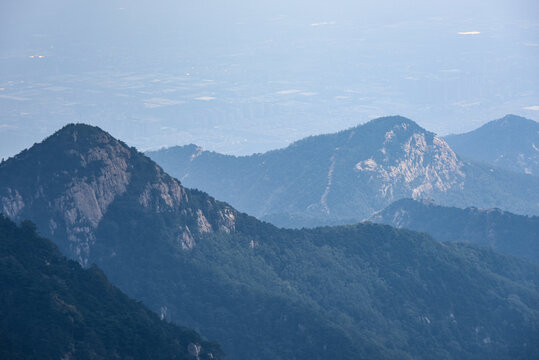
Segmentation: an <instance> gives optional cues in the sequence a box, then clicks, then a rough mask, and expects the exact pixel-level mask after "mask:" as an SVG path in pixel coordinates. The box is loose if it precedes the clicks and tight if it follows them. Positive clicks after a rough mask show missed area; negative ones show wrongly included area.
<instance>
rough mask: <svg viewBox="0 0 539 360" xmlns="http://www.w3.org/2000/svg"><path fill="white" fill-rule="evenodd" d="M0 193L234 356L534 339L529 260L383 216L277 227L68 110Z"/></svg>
mask: <svg viewBox="0 0 539 360" xmlns="http://www.w3.org/2000/svg"><path fill="white" fill-rule="evenodd" d="M96 154H97V155H96ZM124 169H125V170H124ZM118 189H119V190H118ZM90 190H91V191H90ZM0 194H1V195H0V203H1V204H2V206H3V207H4V210H7V211H8V212H9V211H12V212H10V213H9V215H10V216H11V217H14V218H16V219H20V217H22V216H24V217H28V218H30V219H31V220H33V221H35V222H36V223H37V224H38V226H39V227H38V228H39V230H40V231H41V232H42V233H43V234H47V235H48V236H50V237H51V239H52V240H53V241H55V242H57V243H59V244H63V246H62V247H61V249H62V251H64V252H65V253H66V254H68V255H69V256H70V257H71V258H74V259H77V260H78V261H79V262H81V263H83V264H91V263H96V264H97V265H98V266H99V267H100V268H101V269H103V271H104V272H105V274H106V275H107V277H108V278H109V279H110V281H111V282H112V283H114V284H115V285H117V286H118V287H119V288H120V289H122V291H125V292H126V293H127V294H128V295H129V296H131V297H133V298H135V299H137V300H140V301H143V302H144V303H145V304H146V305H148V307H150V308H151V309H152V310H154V311H156V312H158V313H159V314H161V315H162V316H163V317H164V318H166V319H169V320H172V321H174V322H176V323H179V324H182V325H187V326H189V327H191V328H194V329H196V330H197V331H198V332H200V333H201V334H202V335H203V336H205V337H207V338H210V339H214V340H216V341H217V342H219V343H220V344H221V345H222V347H223V350H224V352H225V353H226V354H227V356H228V357H229V358H231V359H268V360H269V359H271V360H274V359H287V360H288V359H305V358H310V359H328V358H338V359H357V358H376V359H384V358H385V359H412V358H414V359H431V358H436V359H482V358H485V357H486V358H500V359H501V358H508V357H509V358H519V357H520V358H525V357H532V358H533V357H535V355H537V354H539V349H538V346H539V345H538V344H537V343H536V342H535V339H536V338H537V337H539V334H538V327H537V324H538V323H539V315H538V312H539V310H538V308H537V306H538V305H537V299H538V298H539V292H538V281H539V280H538V279H539V269H538V268H537V266H535V265H533V264H531V263H528V262H525V261H519V260H518V259H514V258H511V257H507V256H503V255H498V254H496V253H493V252H491V251H488V250H484V249H477V248H475V247H473V246H468V245H462V244H440V243H438V242H436V241H435V240H433V239H432V238H430V237H429V236H428V235H426V234H420V233H415V232H412V231H407V230H398V229H394V228H391V227H389V226H385V225H377V224H358V225H353V226H342V227H333V228H332V227H325V228H317V229H311V230H286V229H278V228H276V227H275V226H273V225H271V224H268V223H264V222H261V221H259V220H256V219H255V218H253V217H250V216H247V215H245V214H242V213H239V212H237V211H236V210H234V209H233V208H231V207H230V206H229V205H227V204H224V203H220V202H218V201H215V200H214V199H213V198H211V197H210V196H208V195H207V194H205V193H202V192H200V191H195V190H189V189H186V188H184V187H183V186H181V185H180V184H179V182H178V181H177V180H175V179H173V178H171V177H169V176H168V175H166V174H165V173H164V172H163V171H162V170H161V169H160V168H159V167H158V166H157V165H156V164H155V163H154V162H153V161H151V160H150V159H149V158H147V157H145V156H144V155H143V154H141V153H138V152H137V151H136V150H135V149H132V148H129V147H127V146H125V144H123V143H121V142H120V141H118V140H116V139H114V138H112V137H111V136H110V135H108V134H106V133H104V132H103V131H102V130H100V129H98V128H94V127H89V126H86V125H69V126H67V127H65V128H64V129H62V130H60V131H59V132H58V133H56V134H55V135H53V136H52V137H50V138H48V139H46V140H45V141H44V142H43V143H41V144H38V145H36V146H35V147H33V148H31V149H29V150H27V151H25V152H24V153H21V154H20V155H18V156H16V157H15V158H13V159H10V160H8V161H6V162H4V163H3V164H2V165H1V166H0ZM82 199H84V201H82ZM93 199H95V202H94V203H92V201H89V200H93ZM105 200H106V201H105ZM92 204H94V205H92ZM96 204H97V205H96ZM100 204H106V206H103V205H100ZM95 209H99V210H100V211H101V212H100V213H99V212H97V211H96V210H95ZM201 213H202V215H203V217H202V216H201V215H200V214H201ZM95 214H97V215H100V216H95ZM50 219H53V221H54V224H56V226H54V225H53V226H51V224H53V223H51V221H50ZM204 219H206V220H204ZM94 220H95V222H92V221H94ZM59 229H65V230H59ZM187 229H189V230H187ZM186 233H187V234H188V235H189V236H190V237H187V236H186V235H185V234H186ZM79 234H83V237H81V238H77V237H76V236H78V235H79ZM70 235H73V236H75V238H71V237H69V236H70ZM78 239H82V241H80V243H81V244H83V245H84V244H86V242H85V239H90V240H91V241H88V242H87V243H88V244H89V251H88V252H86V253H84V254H85V255H84V257H82V256H81V254H83V252H82V251H81V252H77V251H73V249H77V247H76V246H70V245H72V244H71V243H75V244H77V240H78ZM81 249H82V250H84V249H85V247H84V246H82V247H81Z"/></svg>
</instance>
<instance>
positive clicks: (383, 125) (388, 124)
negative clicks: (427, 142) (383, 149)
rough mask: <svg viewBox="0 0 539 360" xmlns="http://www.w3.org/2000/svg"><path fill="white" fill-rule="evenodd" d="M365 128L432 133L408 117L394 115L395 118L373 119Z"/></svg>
mask: <svg viewBox="0 0 539 360" xmlns="http://www.w3.org/2000/svg"><path fill="white" fill-rule="evenodd" d="M363 126H367V127H371V126H372V127H376V128H379V129H382V130H388V131H389V130H391V129H393V128H395V127H400V128H402V129H403V130H405V131H408V130H410V131H414V132H416V131H419V132H425V133H430V132H429V131H427V130H425V129H424V128H422V127H421V126H419V125H418V124H417V123H416V122H415V121H413V120H411V119H408V118H407V117H404V116H400V115H393V116H384V117H380V118H376V119H373V120H371V121H369V122H367V123H365V124H364V125H363Z"/></svg>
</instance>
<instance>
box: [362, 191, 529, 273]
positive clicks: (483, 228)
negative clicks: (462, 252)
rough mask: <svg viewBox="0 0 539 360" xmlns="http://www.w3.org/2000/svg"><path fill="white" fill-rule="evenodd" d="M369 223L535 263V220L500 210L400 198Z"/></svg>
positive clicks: (373, 216) (374, 216)
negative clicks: (429, 235) (465, 244)
mask: <svg viewBox="0 0 539 360" xmlns="http://www.w3.org/2000/svg"><path fill="white" fill-rule="evenodd" d="M369 220H370V221H373V222H377V223H381V224H388V225H391V226H395V227H397V228H406V229H410V230H415V231H422V232H426V233H429V234H431V235H432V236H434V237H435V238H436V239H437V240H440V241H461V242H468V243H472V244H476V245H480V246H487V247H490V248H492V249H494V250H495V251H497V252H500V253H504V254H510V255H515V256H520V257H524V258H528V259H530V260H532V261H534V262H535V263H537V264H539V217H537V216H522V215H515V214H511V213H509V212H506V211H503V210H500V209H478V208H466V209H459V208H456V207H444V206H440V205H436V204H435V203H433V202H431V201H428V200H423V201H416V200H412V199H402V200H398V201H396V202H394V203H393V204H391V205H390V206H388V207H387V208H385V209H384V210H382V211H379V212H377V213H375V214H373V215H372V216H371V217H370V218H369Z"/></svg>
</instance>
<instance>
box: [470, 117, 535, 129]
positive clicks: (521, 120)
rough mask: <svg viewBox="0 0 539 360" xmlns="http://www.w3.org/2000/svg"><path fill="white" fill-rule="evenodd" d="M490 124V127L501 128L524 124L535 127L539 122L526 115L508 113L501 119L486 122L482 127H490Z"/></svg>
mask: <svg viewBox="0 0 539 360" xmlns="http://www.w3.org/2000/svg"><path fill="white" fill-rule="evenodd" d="M489 126H490V127H500V128H506V127H522V126H535V127H537V126H539V124H538V123H537V121H535V120H531V119H527V118H525V117H522V116H518V115H513V114H508V115H505V116H504V117H503V118H501V119H497V120H493V121H490V122H488V123H486V124H485V125H483V126H482V127H489ZM482 127H481V128H482ZM481 128H480V129H481Z"/></svg>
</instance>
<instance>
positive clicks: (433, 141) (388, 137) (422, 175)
mask: <svg viewBox="0 0 539 360" xmlns="http://www.w3.org/2000/svg"><path fill="white" fill-rule="evenodd" d="M384 138H385V139H384V142H383V144H382V146H381V147H380V148H379V149H378V151H377V152H374V153H373V155H372V156H371V157H369V158H368V159H366V160H362V161H360V162H358V163H357V164H356V165H355V170H356V171H357V172H358V176H370V177H373V178H377V179H378V180H379V183H380V186H379V194H380V196H382V197H383V198H386V199H389V200H393V199H394V198H395V196H394V194H395V191H394V189H396V188H398V187H401V188H402V189H401V190H400V191H401V192H402V191H403V190H404V192H408V193H409V195H410V196H411V197H413V198H415V199H417V198H422V197H425V196H430V195H432V194H433V193H435V192H446V191H447V190H449V189H451V188H452V187H454V186H459V185H462V182H463V180H464V178H465V174H464V172H463V171H462V167H463V166H464V164H463V163H462V161H460V160H459V159H458V158H457V155H456V154H455V153H454V152H453V150H451V148H450V147H449V146H448V145H447V143H446V142H445V141H444V140H443V139H441V138H439V137H437V136H434V135H432V134H429V133H426V132H424V131H418V129H417V128H415V129H414V128H413V127H411V126H409V123H408V122H407V121H403V122H400V123H397V124H395V125H393V127H392V128H391V129H390V130H389V131H387V132H386V133H385V135H384Z"/></svg>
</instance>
